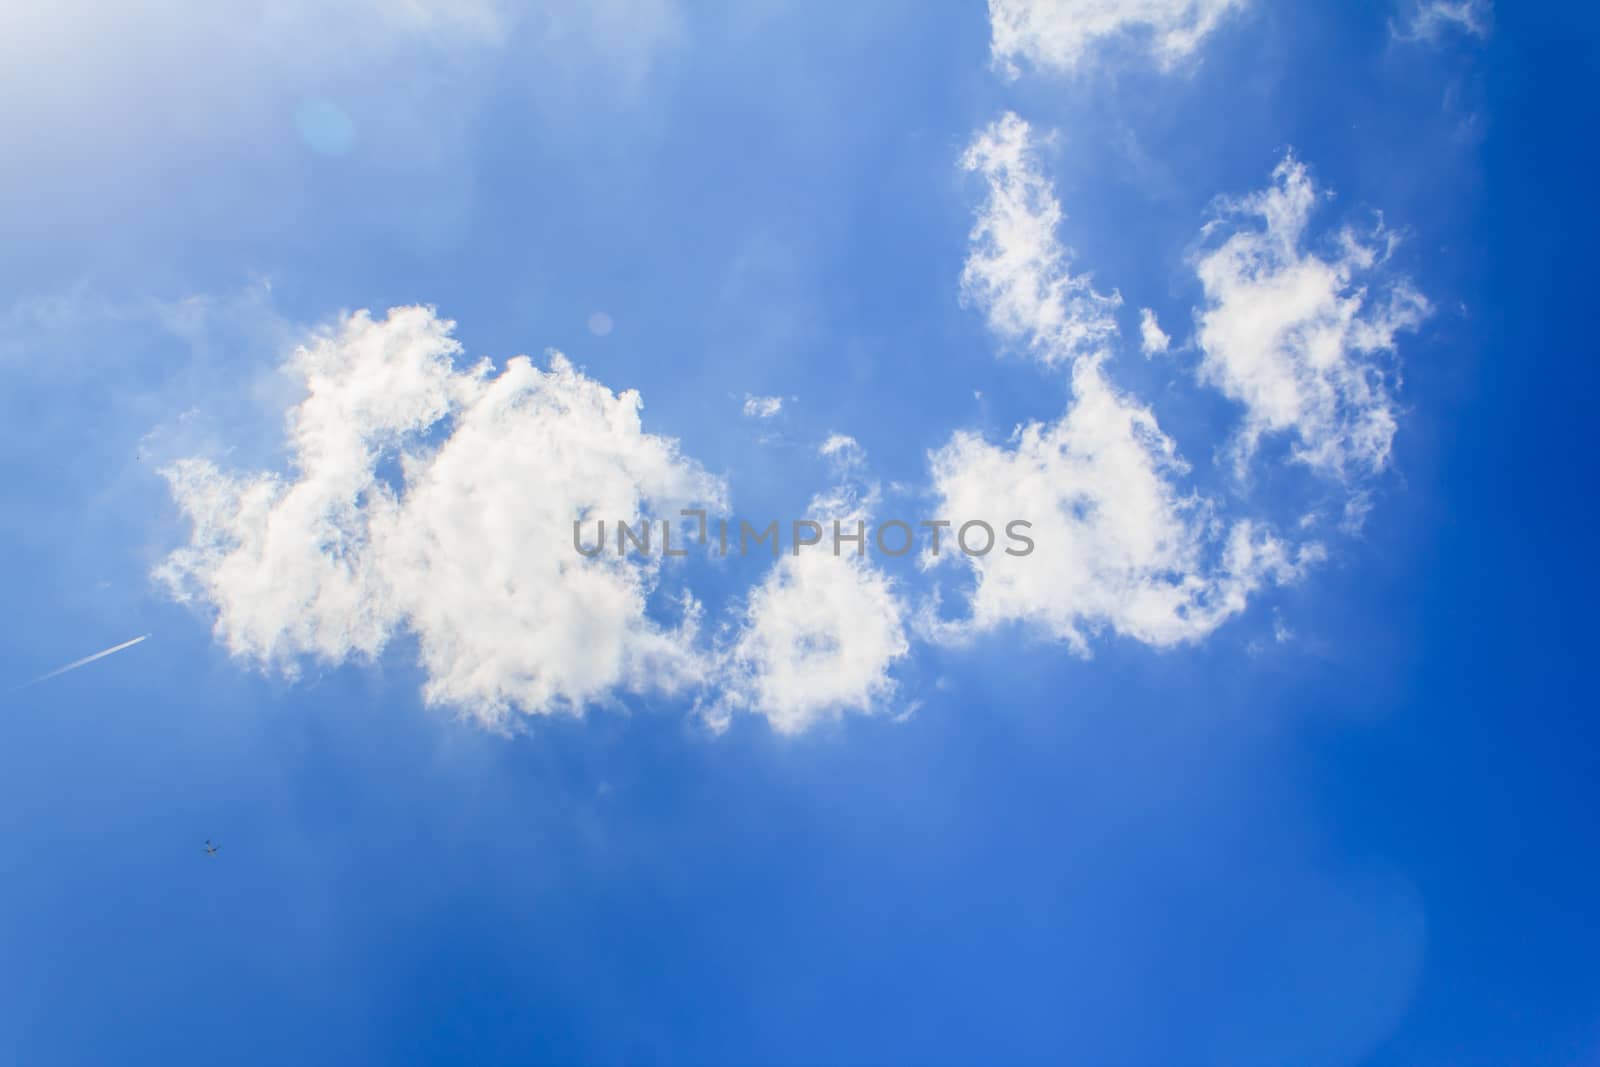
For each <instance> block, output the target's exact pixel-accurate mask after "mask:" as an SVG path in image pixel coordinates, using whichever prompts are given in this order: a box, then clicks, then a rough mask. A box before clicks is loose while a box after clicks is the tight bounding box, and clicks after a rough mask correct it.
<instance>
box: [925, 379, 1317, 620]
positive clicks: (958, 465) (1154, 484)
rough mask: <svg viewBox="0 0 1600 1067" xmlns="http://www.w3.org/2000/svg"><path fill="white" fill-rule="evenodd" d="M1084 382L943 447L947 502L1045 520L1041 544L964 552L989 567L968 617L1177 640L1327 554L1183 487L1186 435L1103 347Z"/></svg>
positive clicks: (947, 506) (995, 519) (998, 523)
mask: <svg viewBox="0 0 1600 1067" xmlns="http://www.w3.org/2000/svg"><path fill="white" fill-rule="evenodd" d="M1072 389H1073V398H1072V403H1071V405H1070V407H1069V408H1068V410H1067V412H1066V413H1065V414H1064V415H1063V416H1062V417H1061V418H1060V419H1058V420H1056V421H1054V422H1050V423H1030V424H1029V425H1027V426H1025V427H1023V428H1021V429H1020V430H1019V432H1018V433H1017V435H1016V436H1015V438H1014V439H1013V440H1012V441H1011V442H1009V443H1007V444H1006V445H1004V446H1001V445H994V444H991V443H989V442H987V441H985V440H983V439H982V438H981V437H979V436H977V435H975V434H970V433H958V434H956V435H955V437H954V438H953V439H952V440H951V441H950V443H949V444H947V445H945V446H944V447H943V448H942V449H940V450H938V451H937V452H935V453H934V455H933V473H934V489H935V492H936V493H937V495H938V497H939V500H940V505H939V506H940V511H941V514H946V515H959V516H962V517H963V518H968V519H971V518H982V519H984V520H985V521H988V522H990V524H991V525H992V526H993V527H995V528H996V529H997V530H998V529H1001V528H1003V527H1004V526H1005V525H1006V524H1007V523H1010V522H1011V521H1013V520H1016V519H1023V520H1026V521H1028V522H1030V523H1031V524H1032V526H1031V528H1029V529H1027V530H1026V533H1027V535H1028V537H1029V538H1030V539H1031V540H1032V542H1033V544H1034V547H1033V550H1032V551H1031V553H1029V554H1028V555H1025V556H1014V555H1008V554H1007V553H1006V552H1004V551H1002V550H1000V549H999V548H996V549H995V550H994V551H992V552H990V553H989V554H987V555H984V556H975V557H962V558H965V559H966V560H967V562H968V563H969V564H970V565H971V567H972V569H973V571H974V576H975V580H976V587H975V589H974V590H973V592H972V595H971V604H970V619H968V620H964V622H963V623H962V624H961V625H962V628H965V627H967V626H972V627H975V628H977V629H979V630H983V629H988V628H991V627H994V626H996V625H999V624H1001V623H1005V622H1010V621H1014V620H1021V621H1026V622H1031V623H1035V624H1037V625H1039V626H1041V627H1042V628H1043V629H1044V630H1045V631H1046V632H1048V633H1050V634H1051V635H1053V636H1055V637H1057V638H1060V639H1063V640H1066V641H1069V642H1070V643H1071V644H1072V645H1073V646H1074V647H1075V648H1077V649H1078V650H1079V651H1087V650H1088V644H1087V639H1088V637H1089V636H1090V635H1092V634H1093V633H1095V632H1097V631H1099V630H1102V629H1105V628H1107V627H1109V628H1110V629H1111V630H1113V631H1115V632H1116V633H1119V634H1122V635H1125V636H1128V637H1132V638H1135V639H1136V640H1139V641H1143V642H1145V643H1147V644H1151V645H1157V646H1164V645H1172V644H1177V643H1180V642H1184V641H1192V640H1196V639H1199V638H1201V637H1204V636H1206V635H1207V634H1209V633H1211V632H1212V631H1213V630H1215V629H1216V628H1217V626H1218V625H1220V624H1221V623H1222V622H1223V621H1224V620H1226V619H1227V618H1228V617H1229V616H1231V615H1234V614H1235V613H1237V612H1239V611H1241V610H1243V608H1244V607H1245V603H1246V598H1247V597H1248V595H1249V594H1250V593H1251V592H1252V591H1254V590H1255V589H1257V588H1259V587H1260V586H1261V585H1262V584H1263V583H1264V582H1267V581H1276V582H1283V581H1288V580H1291V579H1293V578H1294V577H1296V576H1297V575H1298V574H1299V572H1300V570H1301V568H1302V567H1303V566H1304V565H1305V564H1306V563H1308V562H1311V561H1312V560H1314V559H1316V558H1317V557H1318V555H1319V550H1318V549H1316V548H1315V547H1307V548H1301V549H1298V550H1291V549H1290V548H1289V547H1287V546H1286V545H1284V544H1283V543H1282V542H1280V541H1279V540H1277V539H1276V538H1274V537H1273V536H1272V535H1271V534H1270V533H1269V532H1268V531H1266V530H1264V529H1257V528H1256V527H1255V526H1254V525H1253V524H1252V523H1250V522H1249V521H1248V520H1242V521H1239V522H1236V523H1234V524H1233V525H1232V526H1231V527H1224V525H1223V524H1222V523H1221V522H1220V520H1219V519H1218V518H1217V516H1216V514H1215V509H1214V507H1213V506H1212V505H1211V504H1210V503H1209V502H1208V501H1206V500H1204V499H1202V498H1200V497H1198V496H1195V495H1193V494H1184V493H1182V492H1181V491H1180V490H1179V489H1178V488H1177V486H1176V481H1177V479H1179V478H1180V477H1181V476H1182V475H1183V474H1184V472H1185V470H1186V468H1185V466H1184V464H1183V461H1182V460H1181V459H1180V458H1179V457H1178V455H1177V452H1176V449H1175V447H1174V445H1173V442H1172V440H1171V439H1170V438H1169V437H1167V436H1166V435H1165V434H1164V433H1163V432H1162V431H1161V428H1160V426H1158V425H1157V423H1156V419H1155V416H1154V415H1153V414H1152V413H1151V411H1150V409H1149V408H1147V407H1144V406H1142V405H1140V404H1139V403H1137V402H1136V401H1134V400H1133V399H1131V398H1130V397H1128V396H1126V395H1124V394H1121V393H1119V392H1118V391H1117V390H1116V389H1115V388H1114V387H1113V386H1112V385H1111V383H1110V382H1108V381H1107V380H1106V377H1105V374H1104V371H1103V369H1102V367H1101V364H1100V361H1099V360H1098V359H1093V358H1086V359H1083V360H1080V361H1079V362H1078V363H1077V365H1076V366H1075V368H1074V370H1073V375H1072ZM1024 547H1025V546H1019V547H1017V549H1016V550H1017V551H1023V550H1024ZM945 632H947V633H948V632H950V630H949V628H946V629H945Z"/></svg>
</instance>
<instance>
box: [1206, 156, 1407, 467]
mask: <svg viewBox="0 0 1600 1067" xmlns="http://www.w3.org/2000/svg"><path fill="white" fill-rule="evenodd" d="M1316 200H1317V193H1316V190H1315V188H1314V186H1313V184H1312V181H1311V178H1310V176H1309V174H1308V173H1307V171H1306V168H1305V166H1304V164H1301V163H1299V162H1297V161H1296V160H1295V159H1294V158H1293V157H1292V156H1290V157H1286V158H1285V159H1284V161H1283V162H1282V163H1280V164H1279V165H1278V167H1277V168H1276V169H1275V170H1274V171H1273V175H1272V184H1271V185H1270V186H1269V187H1268V188H1266V189H1264V190H1262V191H1260V192H1258V193H1255V194H1253V195H1250V196H1247V197H1245V198H1243V199H1241V200H1237V201H1233V202H1230V203H1227V204H1225V205H1224V208H1223V214H1222V217H1221V218H1219V219H1217V220H1216V221H1214V222H1212V223H1211V224H1210V225H1209V226H1208V227H1207V230H1206V232H1207V236H1208V237H1210V238H1212V239H1215V237H1216V236H1217V235H1218V234H1219V233H1227V234H1228V236H1227V237H1226V239H1225V240H1222V241H1221V242H1220V243H1219V244H1217V245H1216V246H1215V247H1213V248H1211V249H1210V250H1208V251H1204V252H1202V253H1201V254H1200V255H1199V256H1198V257H1197V259H1196V263H1195V265H1196V270H1197V272H1198V274H1199V277H1200V281H1201V284H1202V285H1203V286H1204V289H1205V296H1206V305H1205V306H1204V308H1202V309H1201V311H1200V312H1199V314H1198V316H1197V318H1198V329H1197V331H1196V340H1197V342H1198V343H1199V345H1200V348H1201V351H1202V353H1203V356H1202V359H1201V364H1200V377H1201V379H1202V380H1203V381H1205V382H1207V383H1209V384H1211V385H1214V386H1216V387H1217V388H1218V389H1220V390H1221V391H1222V392H1223V393H1225V394H1226V395H1227V396H1229V397H1231V398H1232V399H1234V400H1237V401H1239V402H1240V403H1241V404H1243V405H1244V408H1245V416H1244V426H1243V428H1242V430H1241V432H1240V437H1239V441H1238V459H1239V462H1240V464H1241V466H1242V464H1243V463H1244V462H1245V461H1246V460H1247V459H1248V457H1249V456H1250V455H1251V454H1252V453H1253V451H1254V450H1255V448H1256V446H1257V444H1258V443H1259V441H1260V439H1261V438H1262V437H1263V436H1264V435H1266V434H1271V433H1286V434H1290V435H1292V437H1293V455H1294V457H1295V458H1296V459H1297V460H1299V461H1300V462H1302V463H1305V464H1307V465H1308V466H1310V467H1312V468H1313V469H1315V470H1318V471H1320V472H1323V473H1325V474H1330V475H1334V476H1338V477H1345V476H1348V475H1350V474H1352V473H1355V472H1358V471H1362V470H1364V471H1376V470H1379V469H1381V468H1382V467H1383V466H1384V465H1385V464H1386V463H1387V462H1388V459H1389V450H1390V446H1391V443H1392V441H1393V439H1394V433H1395V427H1396V409H1395V403H1394V399H1393V396H1392V383H1393V379H1394V375H1393V373H1392V371H1390V370H1388V369H1386V367H1385V365H1384V359H1383V357H1384V356H1385V355H1386V354H1389V353H1392V352H1393V350H1394V346H1395V337H1396V334H1398V333H1399V332H1400V331H1401V330H1406V329H1413V328H1415V327H1416V326H1417V325H1418V324H1419V323H1420V322H1421V321H1422V319H1423V318H1424V317H1425V316H1426V315H1427V313H1428V303H1427V301H1426V300H1424V299H1423V297H1422V296H1421V295H1420V294H1419V293H1418V292H1417V291H1416V290H1415V289H1413V288H1412V287H1411V285H1410V283H1409V282H1407V281H1406V280H1404V279H1398V280H1395V281H1392V282H1390V283H1388V284H1383V282H1382V281H1381V279H1379V278H1378V277H1377V276H1376V272H1375V270H1374V268H1376V267H1377V266H1379V265H1380V264H1381V263H1382V261H1383V260H1384V259H1385V258H1386V257H1387V256H1388V254H1389V252H1390V250H1391V249H1392V247H1393V245H1394V243H1395V238H1394V236H1393V235H1392V234H1390V233H1388V232H1387V231H1384V230H1383V229H1382V227H1381V226H1380V227H1379V228H1378V229H1377V231H1376V232H1375V233H1373V234H1371V235H1369V236H1367V237H1363V236H1361V235H1358V234H1357V233H1356V232H1355V231H1354V230H1351V229H1349V228H1346V229H1344V230H1341V231H1340V232H1339V234H1338V237H1337V240H1336V241H1335V242H1334V245H1333V247H1332V248H1331V249H1330V252H1329V254H1328V255H1327V256H1324V255H1319V254H1318V253H1317V252H1314V251H1311V250H1309V249H1307V248H1306V247H1305V234H1306V228H1307V224H1308V222H1309V221H1310V218H1311V213H1312V209H1313V207H1314V206H1315V204H1316Z"/></svg>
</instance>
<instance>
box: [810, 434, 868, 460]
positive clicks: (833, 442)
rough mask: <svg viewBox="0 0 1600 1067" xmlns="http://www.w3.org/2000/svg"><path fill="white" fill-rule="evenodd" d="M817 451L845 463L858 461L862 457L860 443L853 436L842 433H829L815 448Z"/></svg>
mask: <svg viewBox="0 0 1600 1067" xmlns="http://www.w3.org/2000/svg"><path fill="white" fill-rule="evenodd" d="M817 452H818V453H819V454H821V455H824V456H831V457H833V458H834V459H836V460H837V461H839V462H840V463H845V464H850V463H855V462H858V461H859V460H860V459H861V458H862V453H861V445H859V444H858V443H857V442H856V439H855V438H854V437H851V436H850V435H849V434H842V433H834V434H829V435H828V439H827V440H826V441H824V442H822V444H821V446H819V447H818V448H817Z"/></svg>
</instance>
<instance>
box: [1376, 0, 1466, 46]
mask: <svg viewBox="0 0 1600 1067" xmlns="http://www.w3.org/2000/svg"><path fill="white" fill-rule="evenodd" d="M1490 18H1491V14H1490V9H1489V3H1488V0H1421V2H1419V3H1417V4H1415V5H1414V6H1413V7H1412V10H1411V16H1410V18H1409V19H1407V21H1406V24H1405V25H1404V26H1399V25H1397V24H1395V23H1393V22H1391V23H1390V24H1389V30H1390V32H1391V33H1392V34H1394V36H1395V37H1396V38H1398V39H1399V40H1402V41H1430V42H1431V41H1437V40H1438V39H1439V38H1440V37H1442V36H1443V35H1444V34H1445V33H1446V32H1448V31H1451V30H1454V31H1456V32H1458V33H1465V34H1470V35H1471V36H1473V37H1488V36H1489V23H1490Z"/></svg>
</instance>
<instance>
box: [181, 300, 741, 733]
mask: <svg viewBox="0 0 1600 1067" xmlns="http://www.w3.org/2000/svg"><path fill="white" fill-rule="evenodd" d="M452 326H453V324H452V323H450V322H448V321H445V320H442V319H440V318H438V317H437V316H436V315H435V314H434V312H433V311H432V310H431V309H427V308H419V307H411V308H397V309H394V310H392V311H391V312H390V313H389V315H388V317H387V318H385V319H382V320H377V321H375V320H373V319H372V318H370V317H369V316H368V315H367V314H366V313H364V312H363V313H359V314H356V315H354V316H351V317H350V318H349V319H347V320H346V321H345V322H343V323H342V324H341V325H340V326H339V327H338V328H337V329H334V330H331V331H327V332H325V333H323V334H322V335H321V336H319V337H317V338H316V339H314V340H313V341H312V342H310V343H308V344H307V345H305V346H303V347H301V348H300V349H299V350H297V351H296V353H295V354H294V357H293V358H292V360H291V369H292V370H293V372H294V373H296V374H297V375H299V376H300V377H301V378H302V379H303V380H304V382H305V386H306V396H305V399H304V400H303V401H302V402H301V403H300V404H299V405H298V406H297V407H295V408H294V409H293V410H292V411H291V412H290V418H289V451H290V459H291V471H290V472H289V473H287V474H283V475H280V474H274V473H254V474H244V475H233V474H228V473H225V472H223V471H221V470H219V469H218V468H217V467H216V466H214V465H213V464H211V463H210V462H208V461H204V460H195V459H190V460H184V461H180V462H178V463H176V464H174V465H173V466H172V467H170V468H168V470H167V472H166V473H167V477H168V479H169V481H170V484H171V487H172V491H173V494H174V496H175V498H176V499H177V501H178V504H179V505H180V507H181V508H182V510H183V512H184V514H185V515H186V516H187V517H188V518H189V520H190V521H191V522H192V524H193V533H192V536H191V539H190V542H189V544H188V545H187V546H185V547H183V548H181V549H179V550H178V551H177V552H175V553H173V554H172V556H171V557H169V558H168V560H167V561H166V562H165V563H164V564H163V565H162V566H161V567H160V568H159V569H158V572H157V574H158V577H159V578H160V579H162V580H163V581H164V582H165V583H167V584H168V586H169V587H170V588H171V589H172V591H173V592H174V593H175V594H176V595H178V596H179V597H180V598H181V599H187V600H192V601H196V602H199V603H202V604H205V605H207V606H209V607H210V608H211V609H212V610H214V611H215V613H216V623H215V633H216V636H217V638H218V639H219V640H220V641H222V642H223V643H224V644H225V645H226V646H227V647H228V648H229V649H230V651H232V652H233V653H234V654H235V655H237V656H240V657H242V658H246V659H249V660H253V661H256V662H258V663H260V664H261V665H263V666H272V667H276V668H278V669H281V670H284V671H285V672H287V673H291V674H292V673H294V671H295V670H296V669H297V665H298V660H299V659H300V658H302V657H304V656H308V655H309V656H315V657H317V658H320V659H322V660H325V661H328V662H332V663H337V662H341V661H343V660H346V659H349V658H352V657H371V656H375V655H377V653H378V652H379V651H381V650H382V649H383V647H384V646H385V645H386V644H387V643H388V642H389V641H390V640H391V639H392V638H393V637H394V636H395V635H396V634H397V633H398V632H400V631H401V630H408V631H410V632H411V633H413V634H414V635H415V636H416V638H417V640H418V643H419V647H420V654H421V660H422V665H423V666H424V668H425V669H426V672H427V682H426V687H425V690H424V695H425V697H426V699H427V700H428V701H429V702H431V703H445V704H451V705H455V706H459V707H462V708H464V709H467V710H468V711H470V712H471V713H473V714H474V715H476V716H477V717H478V718H479V719H480V720H482V721H484V722H486V723H488V724H491V725H503V724H505V723H506V722H507V721H508V720H509V718H510V714H509V713H510V711H511V710H512V709H513V708H515V709H520V710H521V711H523V712H528V713H543V712H550V711H557V710H574V711H575V710H578V709H580V708H581V707H582V706H583V705H585V704H587V703H590V702H594V701H598V700H603V699H606V698H607V696H608V694H609V693H610V692H611V691H612V690H613V689H615V688H618V687H620V688H625V689H630V690H648V689H655V688H663V689H667V690H671V689H674V688H676V687H678V686H681V685H686V684H691V683H693V682H696V681H698V680H700V679H701V678H702V677H703V675H704V669H705V667H704V664H703V662H702V661H701V660H700V659H699V657H698V656H697V655H696V653H695V652H694V651H693V644H694V641H693V637H694V629H695V625H696V622H697V620H698V614H699V612H698V606H697V605H695V604H693V602H692V601H688V600H687V599H686V600H685V601H684V603H683V621H682V623H681V624H680V625H678V626H673V627H667V626H664V625H662V624H659V623H657V622H655V621H653V620H652V618H650V617H649V616H648V615H647V613H646V605H647V601H648V599H649V597H650V595H651V593H652V591H653V590H654V588H655V584H656V581H657V578H658V568H659V565H660V563H659V560H660V557H659V554H656V555H652V556H650V557H648V558H641V557H639V556H630V557H629V558H627V559H623V558H620V557H618V556H617V555H616V554H615V553H607V554H604V555H602V556H600V557H597V558H594V559H583V558H581V557H579V556H578V555H577V553H576V552H575V551H574V549H573V545H572V523H573V519H574V518H576V517H578V516H580V515H583V516H586V517H587V518H588V519H590V520H595V519H601V518H604V519H606V520H608V521H607V530H608V534H609V533H610V531H612V530H613V529H614V520H616V519H630V520H631V519H637V518H638V517H640V516H644V515H651V514H655V515H676V514H677V510H676V509H677V507H678V506H680V504H689V503H693V502H698V503H699V504H700V505H701V506H707V505H709V506H712V507H718V508H720V507H721V506H722V498H723V488H722V486H721V485H720V483H718V482H717V481H716V480H715V479H713V478H711V477H710V476H708V475H707V474H706V473H705V472H704V471H702V470H701V469H700V468H699V467H698V466H697V465H695V464H694V463H692V462H691V461H689V460H686V459H684V458H683V457H682V456H681V455H680V454H679V453H678V451H677V448H676V445H675V443H674V442H672V441H671V440H669V439H666V438H662V437H658V436H655V435H652V434H648V433H645V432H644V430H643V429H642V427H641V424H640V418H639V409H640V406H641V405H640V400H639V397H638V394H637V393H634V392H625V393H622V394H620V395H617V394H613V393H612V392H611V391H610V390H608V389H606V388H605V387H604V386H602V385H601V384H599V383H598V382H595V381H593V380H591V379H589V378H587V377H585V376H584V375H582V374H581V373H579V372H578V371H577V370H575V369H574V368H573V367H572V365H571V364H570V363H569V362H567V360H566V359H565V358H564V357H562V356H561V355H559V354H552V355H551V358H550V369H549V370H548V371H540V370H538V369H537V368H535V367H534V365H533V364H532V362H531V361H529V360H528V359H527V358H526V357H517V358H515V359H512V360H510V361H509V362H508V363H507V364H506V365H505V367H504V368H503V369H502V370H501V371H500V372H499V373H498V374H496V373H494V372H493V369H492V367H491V366H490V365H489V363H488V361H483V362H482V363H480V364H478V365H477V366H476V367H474V368H472V369H470V370H462V369H458V368H456V367H455V365H454V362H453V361H454V357H456V356H457V355H458V354H459V353H460V351H461V348H460V345H459V344H458V343H457V342H456V341H455V340H454V339H453V338H451V336H450V331H451V329H452ZM391 467H392V470H391V469H390V468H391ZM391 483H394V484H391ZM586 529H588V530H590V531H591V532H590V533H589V534H588V538H592V537H593V536H594V535H593V533H592V530H593V522H592V521H590V522H587V523H586ZM657 531H658V532H659V525H658V526H657ZM586 543H587V540H586ZM613 547H614V546H613Z"/></svg>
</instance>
